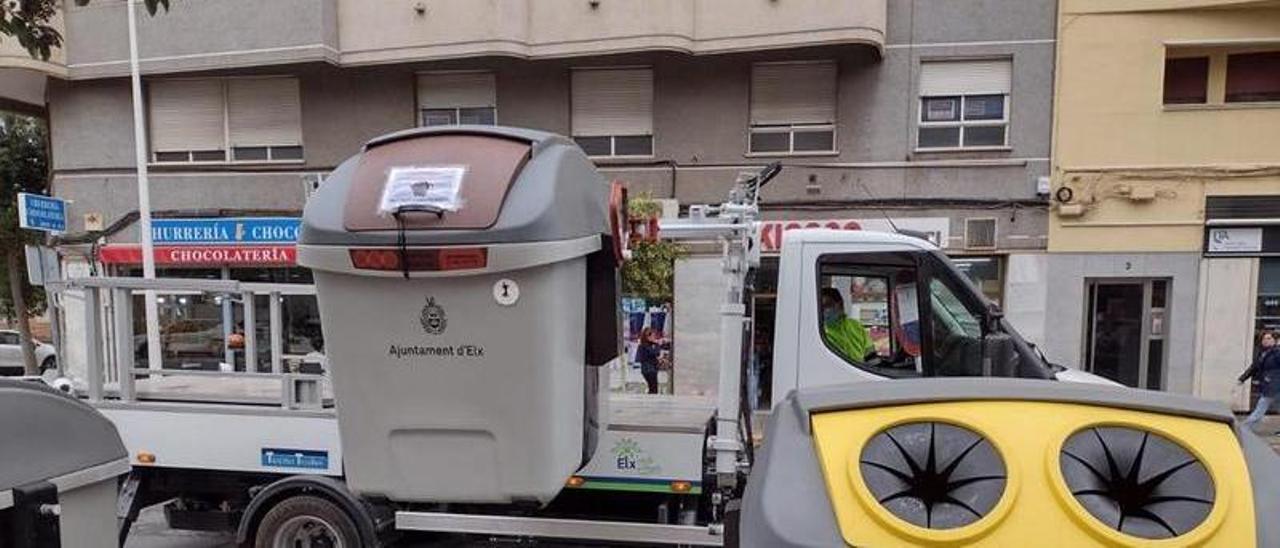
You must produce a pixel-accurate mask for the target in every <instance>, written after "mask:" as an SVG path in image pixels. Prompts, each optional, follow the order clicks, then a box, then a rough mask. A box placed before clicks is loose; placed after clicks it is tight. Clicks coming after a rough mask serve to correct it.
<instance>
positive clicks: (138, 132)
mask: <svg viewBox="0 0 1280 548" xmlns="http://www.w3.org/2000/svg"><path fill="white" fill-rule="evenodd" d="M126 3H127V4H128V12H129V78H130V80H131V82H132V84H133V150H134V161H135V163H137V166H138V231H139V240H140V241H141V243H142V277H143V278H146V279H154V278H155V277H156V256H155V246H154V245H153V244H152V241H151V185H150V184H148V181H147V151H146V146H147V132H146V118H144V116H145V113H144V112H143V108H142V75H141V74H140V73H139V69H138V22H137V17H136V16H135V12H136V10H135V9H134V4H135V3H137V2H136V0H127V2H126ZM144 296H145V301H146V307H145V308H146V317H147V367H149V368H151V369H161V368H162V366H163V363H162V362H161V354H160V311H159V310H158V309H157V306H156V292H155V291H152V290H147V291H146V292H145V293H144Z"/></svg>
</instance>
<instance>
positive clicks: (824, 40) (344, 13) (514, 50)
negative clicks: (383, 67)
mask: <svg viewBox="0 0 1280 548" xmlns="http://www.w3.org/2000/svg"><path fill="white" fill-rule="evenodd" d="M369 4H370V2H369V1H368V0H338V18H339V20H340V21H341V23H340V24H339V32H340V37H339V42H340V44H341V48H340V49H341V62H342V63H343V64H374V63H390V62H407V61H420V60H431V59H443V58H455V57H470V56H482V55H502V56H512V57H520V58H530V59H543V58H555V57H573V56H582V55H601V54H611V53H625V52H635V51H652V50H666V51H677V52H682V53H688V54H695V55H696V54H714V53H727V52H735V51H746V50H760V49H778V48H794V47H803V46H820V45H832V44H865V45H869V46H872V47H876V48H880V47H882V46H883V45H884V34H885V17H886V15H885V13H886V9H887V8H886V0H646V1H645V2H634V1H630V0H536V1H535V0H503V1H491V2H477V1H475V0H433V1H430V2H426V1H423V2H417V3H410V2H405V3H403V4H396V5H394V6H388V7H387V9H371V8H370V7H369Z"/></svg>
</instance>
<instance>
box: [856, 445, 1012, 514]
mask: <svg viewBox="0 0 1280 548" xmlns="http://www.w3.org/2000/svg"><path fill="white" fill-rule="evenodd" d="M859 470H860V471H861V472H862V478H863V481H864V482H866V485H867V489H868V490H869V491H870V492H871V494H872V496H874V497H875V499H876V501H878V502H879V503H880V505H881V506H883V507H884V508H885V509H886V510H888V511H889V513H891V514H893V515H895V516H897V517H898V518H900V519H902V520H903V521H906V522H908V523H911V524H913V525H917V526H919V527H925V528H929V529H955V528H959V527H964V526H966V525H969V524H971V523H974V522H976V521H978V520H979V519H982V517H983V516H986V515H987V514H988V513H989V512H991V509H992V508H994V507H995V505H996V503H997V502H999V501H1000V498H1001V496H1002V495H1003V494H1004V488H1005V483H1006V480H1007V472H1006V469H1005V465H1004V460H1003V459H1001V458H1000V455H999V453H997V452H996V451H995V448H994V447H992V446H991V443H990V442H989V441H987V440H986V438H983V437H982V436H980V435H978V434H977V433H975V432H973V431H971V430H968V429H965V428H961V427H958V426H954V425H951V424H946V423H939V422H916V423H908V424H902V425H898V426H894V427H892V428H889V429H887V430H884V431H881V432H880V433H878V434H876V435H875V436H873V437H872V438H871V439H870V440H869V441H868V442H867V444H866V445H865V446H864V447H863V449H862V454H861V456H860V458H859Z"/></svg>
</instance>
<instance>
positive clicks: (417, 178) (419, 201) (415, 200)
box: [378, 165, 467, 215]
mask: <svg viewBox="0 0 1280 548" xmlns="http://www.w3.org/2000/svg"><path fill="white" fill-rule="evenodd" d="M466 174H467V167H466V166H457V165H429V166H402V167H393V168H391V169H389V170H387V181H386V182H385V183H383V186H382V200H381V201H380V202H379V203H378V214H379V215H394V214H396V213H398V212H401V211H405V210H420V211H441V212H453V211H458V210H459V209H462V205H463V204H462V181H463V178H464V177H465V176H466Z"/></svg>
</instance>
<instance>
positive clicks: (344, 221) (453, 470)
mask: <svg viewBox="0 0 1280 548" xmlns="http://www.w3.org/2000/svg"><path fill="white" fill-rule="evenodd" d="M608 195H609V186H608V183H607V182H606V181H605V180H604V179H603V178H602V177H601V176H600V174H599V173H598V172H597V171H596V170H595V168H594V166H593V165H592V164H591V162H590V161H589V160H588V159H587V157H586V156H585V155H584V154H583V153H582V151H581V150H580V149H578V147H577V146H575V145H574V143H573V142H572V141H569V140H568V139H565V138H564V137H561V136H557V135H552V134H549V133H543V132H537V131H530V130H521V129H513V128H501V127H477V126H460V127H452V128H430V129H418V130H411V131H407V132H402V133H397V134H392V135H389V136H386V137H381V138H378V139H375V140H373V141H371V142H369V143H368V144H367V145H366V146H365V147H364V150H363V151H362V152H361V153H360V154H358V155H356V156H355V157H353V158H351V159H349V160H347V161H346V162H344V163H343V164H342V165H341V166H339V167H338V169H337V170H336V171H334V173H333V174H332V175H331V176H330V177H329V178H328V179H326V181H325V182H324V184H323V185H322V186H321V188H320V189H319V190H317V191H316V193H315V194H314V195H313V196H312V197H311V199H310V200H309V201H308V203H307V207H306V211H305V213H304V215H303V228H302V235H301V238H300V242H299V246H298V262H299V264H301V265H303V266H307V267H310V268H311V269H312V271H313V272H314V275H315V281H316V292H317V298H318V300H319V304H320V317H321V323H322V326H323V330H324V338H325V346H326V353H327V357H328V361H329V368H330V374H331V377H332V381H333V388H334V396H335V401H336V407H337V413H338V423H339V429H340V432H341V435H342V445H343V452H344V455H345V456H344V462H343V466H344V470H345V472H346V475H347V482H348V485H349V486H350V487H351V488H352V490H353V491H355V492H357V493H359V494H361V495H365V496H384V497H388V498H390V499H392V500H397V501H419V502H483V503H506V502H513V501H521V500H525V501H538V502H546V501H549V500H550V499H551V498H553V497H554V496H555V495H556V494H557V493H558V492H559V491H560V490H561V488H562V487H563V485H564V482H565V481H566V480H567V479H568V478H569V476H570V475H572V473H573V472H574V471H575V470H576V469H577V468H579V467H580V465H581V464H582V463H583V462H584V459H585V458H586V457H589V456H590V453H591V452H592V451H593V447H592V446H593V443H594V441H593V440H594V436H595V430H596V429H597V424H596V420H595V417H594V410H593V402H595V401H596V397H595V392H596V386H597V382H596V374H597V372H598V369H597V368H596V367H593V366H598V365H601V364H603V363H604V362H605V361H607V360H608V359H612V358H613V357H615V356H616V355H617V346H618V331H617V327H618V321H617V314H618V312H617V311H618V307H617V291H616V280H617V271H616V267H615V264H614V261H613V253H612V251H606V250H611V249H612V247H611V243H610V241H609V235H608V232H609V231H608V229H607V225H608V223H606V217H607V215H606V199H607V197H608ZM589 318H590V319H589ZM610 347H611V348H610Z"/></svg>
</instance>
